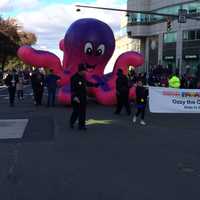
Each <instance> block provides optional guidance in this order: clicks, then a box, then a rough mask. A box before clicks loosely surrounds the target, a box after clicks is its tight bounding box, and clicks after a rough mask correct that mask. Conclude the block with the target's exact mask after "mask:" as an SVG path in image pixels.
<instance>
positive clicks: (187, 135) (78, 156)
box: [0, 86, 200, 200]
mask: <svg viewBox="0 0 200 200" xmlns="http://www.w3.org/2000/svg"><path fill="white" fill-rule="evenodd" d="M45 100H46V99H44V103H45ZM132 107H133V106H132ZM113 111H114V108H112V107H104V106H101V105H97V104H96V103H95V102H89V104H88V112H87V120H88V122H87V123H88V130H87V131H78V130H77V129H75V130H71V129H69V127H68V120H69V117H70V113H71V108H70V107H65V106H61V105H57V106H56V107H55V108H47V107H46V106H45V105H44V106H41V107H36V106H35V105H34V104H33V100H32V91H31V88H30V87H28V86H27V87H26V89H25V100H24V101H21V102H20V101H17V100H16V105H15V107H14V108H10V107H9V104H8V96H7V90H6V89H2V88H1V89H0V119H1V120H8V119H13V120H19V119H28V124H27V126H26V128H25V131H24V133H23V137H22V138H18V139H17V138H16V139H9V138H7V139H6V138H4V139H0V199H2V200H36V199H37V200H66V199H67V200H80V199H85V200H134V199H135V200H189V199H191V200H199V199H200V190H199V185H200V145H199V144H200V131H199V129H200V120H199V119H200V115H199V114H173V115H172V114H151V113H149V112H148V111H147V116H146V122H147V125H146V126H141V125H139V123H137V124H133V123H132V122H131V118H130V117H128V116H126V114H125V113H122V114H121V115H120V116H116V115H114V114H113ZM133 111H134V109H133ZM1 128H2V127H1V123H0V135H1V130H2V129H1Z"/></svg>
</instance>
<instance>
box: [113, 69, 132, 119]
mask: <svg viewBox="0 0 200 200" xmlns="http://www.w3.org/2000/svg"><path fill="white" fill-rule="evenodd" d="M117 76H118V77H117V80H116V96H117V108H116V111H115V114H120V112H121V110H122V107H123V106H125V108H126V111H127V114H128V115H130V114H131V109H130V104H129V99H128V98H129V80H128V78H127V77H126V76H125V75H124V74H123V71H122V69H118V71H117Z"/></svg>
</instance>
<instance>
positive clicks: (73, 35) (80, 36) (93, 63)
mask: <svg viewBox="0 0 200 200" xmlns="http://www.w3.org/2000/svg"><path fill="white" fill-rule="evenodd" d="M63 48H64V49H63V50H64V61H63V65H64V66H63V67H64V68H65V69H69V70H70V72H73V73H75V72H76V71H77V66H78V64H80V63H84V64H87V68H88V71H91V72H95V74H99V75H100V74H103V72H104V69H105V66H106V64H107V63H108V61H109V59H110V58H111V56H112V55H113V52H114V49H115V38H114V35H113V31H112V30H111V28H110V27H109V26H108V25H107V24H105V23H104V22H102V21H99V20H97V19H91V18H85V19H80V20H77V21H75V22H74V23H73V24H72V25H71V26H70V27H69V29H68V31H67V33H66V35H65V38H64V47H63Z"/></svg>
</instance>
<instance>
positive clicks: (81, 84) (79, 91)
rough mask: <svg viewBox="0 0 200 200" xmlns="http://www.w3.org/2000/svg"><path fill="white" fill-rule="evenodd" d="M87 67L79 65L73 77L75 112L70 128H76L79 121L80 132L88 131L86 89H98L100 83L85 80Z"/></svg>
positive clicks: (72, 90)
mask: <svg viewBox="0 0 200 200" xmlns="http://www.w3.org/2000/svg"><path fill="white" fill-rule="evenodd" d="M85 71H86V66H85V65H84V64H79V66H78V72H77V73H76V74H75V75H73V76H72V77H71V104H72V108H73V112H72V115H71V118H70V128H74V123H75V122H76V120H77V119H78V120H79V130H86V126H85V118H86V103H87V90H86V87H98V86H99V84H98V83H91V82H88V81H86V80H85V78H84V75H85Z"/></svg>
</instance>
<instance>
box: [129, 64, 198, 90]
mask: <svg viewBox="0 0 200 200" xmlns="http://www.w3.org/2000/svg"><path fill="white" fill-rule="evenodd" d="M189 70H190V69H187V70H186V72H185V73H184V74H183V75H181V76H180V75H179V70H178V69H177V70H175V72H172V71H171V70H170V69H168V68H167V67H164V66H162V65H157V66H154V67H152V68H151V70H150V72H149V75H148V76H147V73H136V72H135V70H134V68H132V69H130V70H129V73H128V78H129V80H130V82H131V84H135V83H136V82H137V80H142V82H143V84H144V85H149V86H155V87H169V79H170V78H171V77H172V76H173V75H176V76H177V77H178V78H179V79H180V82H181V86H180V88H184V89H200V65H199V66H198V67H197V71H196V73H195V74H191V73H190V72H189Z"/></svg>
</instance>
